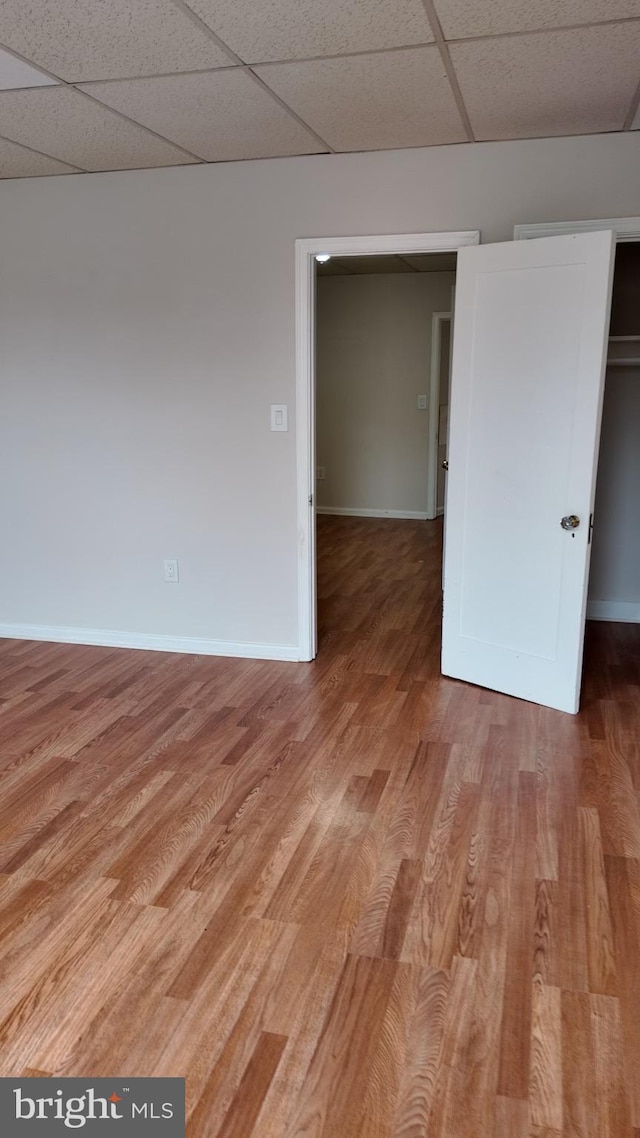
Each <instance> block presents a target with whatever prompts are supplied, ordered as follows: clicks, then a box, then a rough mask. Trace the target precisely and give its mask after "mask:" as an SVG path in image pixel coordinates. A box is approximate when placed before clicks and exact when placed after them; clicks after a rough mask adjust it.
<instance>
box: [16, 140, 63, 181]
mask: <svg viewBox="0 0 640 1138" xmlns="http://www.w3.org/2000/svg"><path fill="white" fill-rule="evenodd" d="M74 172H75V171H74V170H73V167H72V166H67V165H66V164H65V163H64V162H57V161H56V159H55V158H47V157H45V155H44V154H34V153H33V151H32V150H24V148H23V147H22V146H17V145H16V143H15V142H8V141H7V140H6V139H5V138H0V178H37V177H39V176H40V175H46V174H73V173H74Z"/></svg>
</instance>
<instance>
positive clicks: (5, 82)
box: [0, 47, 55, 91]
mask: <svg viewBox="0 0 640 1138" xmlns="http://www.w3.org/2000/svg"><path fill="white" fill-rule="evenodd" d="M54 83H55V79H50V78H49V76H48V75H43V74H42V72H41V71H36V69H35V67H30V66H29V64H28V63H24V62H23V61H22V60H21V59H16V57H15V55H11V54H10V53H9V52H8V51H3V50H2V48H1V47H0V91H10V90H12V89H13V88H14V87H50V86H51V85H52V84H54Z"/></svg>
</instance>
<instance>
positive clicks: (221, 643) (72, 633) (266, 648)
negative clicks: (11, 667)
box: [0, 624, 299, 660]
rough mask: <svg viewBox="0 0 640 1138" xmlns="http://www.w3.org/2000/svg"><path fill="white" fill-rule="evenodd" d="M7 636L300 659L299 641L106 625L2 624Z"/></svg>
mask: <svg viewBox="0 0 640 1138" xmlns="http://www.w3.org/2000/svg"><path fill="white" fill-rule="evenodd" d="M0 638H2V639H4V640H45V641H52V642H53V643H55V644H95V645H98V646H100V647H102V648H141V649H143V650H145V651H149V652H184V653H187V655H196V656H239V657H242V658H243V659H248V660H298V658H299V655H298V648H297V645H295V644H250V643H245V642H244V641H235V640H204V639H202V638H200V637H198V636H160V635H157V634H156V633H153V632H115V631H113V630H112V629H105V628H65V627H59V628H58V627H55V626H54V625H49V624H0Z"/></svg>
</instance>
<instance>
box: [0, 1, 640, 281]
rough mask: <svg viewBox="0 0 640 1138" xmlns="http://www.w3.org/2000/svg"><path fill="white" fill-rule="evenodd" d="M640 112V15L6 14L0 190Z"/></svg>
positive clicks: (485, 4)
mask: <svg viewBox="0 0 640 1138" xmlns="http://www.w3.org/2000/svg"><path fill="white" fill-rule="evenodd" d="M639 102H640V0H554V2H553V3H551V2H550V0H473V2H471V0H189V2H188V3H187V2H186V0H55V2H52V0H2V2H1V3H0V177H4V178H20V177H32V176H37V175H46V174H73V173H79V172H83V171H97V170H124V169H134V168H141V167H153V166H175V165H189V164H198V163H203V162H227V161H233V160H235V159H242V158H268V157H278V156H284V155H294V154H324V153H333V152H345V151H360V150H380V149H393V148H396V147H412V146H435V145H441V144H446V143H465V142H473V141H484V140H492V139H512V138H534V137H548V136H556V135H569V134H588V133H596V132H599V131H622V130H637V129H638V128H640V111H639V110H638V104H639ZM399 271H403V270H399Z"/></svg>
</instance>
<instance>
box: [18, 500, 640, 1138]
mask: <svg viewBox="0 0 640 1138" xmlns="http://www.w3.org/2000/svg"><path fill="white" fill-rule="evenodd" d="M440 541H441V538H440V525H439V523H414V522H407V521H403V522H396V521H377V520H368V519H367V520H361V519H347V518H329V517H326V518H321V519H320V524H319V550H320V554H319V567H320V590H319V591H320V613H321V631H322V637H321V651H320V655H319V658H318V660H317V661H316V662H315V663H314V664H274V663H269V662H267V663H265V662H253V661H246V660H223V659H212V658H205V657H187V656H175V655H160V654H154V653H145V652H130V651H121V650H110V649H99V648H88V647H77V646H63V645H48V644H33V643H26V642H17V641H0V756H1V758H0V770H1V774H0V905H1V907H0V983H1V987H0V1074H1V1075H17V1074H21V1073H27V1074H29V1073H31V1074H33V1073H48V1074H59V1075H86V1076H91V1075H94V1076H98V1075H122V1076H124V1075H129V1076H134V1075H153V1074H170V1075H185V1076H186V1078H187V1093H188V1110H189V1128H188V1134H189V1136H190V1138H561V1136H563V1138H578V1136H579V1138H596V1136H597V1138H638V1136H639V1135H640V794H639V792H640V748H639V738H640V732H639V728H640V698H639V694H640V629H638V628H636V627H634V626H631V625H626V626H624V625H617V626H614V625H604V624H600V625H595V626H593V627H592V628H590V629H589V637H588V646H587V653H586V680H585V694H584V704H583V706H584V709H583V711H582V713H581V714H580V715H579V716H577V717H570V716H565V715H562V714H560V713H557V712H552V711H548V710H545V709H541V708H538V707H535V706H533V705H530V704H526V703H522V702H519V701H517V700H512V699H509V698H507V697H504V696H500V695H496V694H494V693H492V692H488V691H484V690H481V689H479V688H474V687H470V686H466V685H463V684H459V683H456V682H453V681H448V680H445V679H442V678H441V677H440V675H439V672H438V645H439V610H440V591H439V589H440Z"/></svg>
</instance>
